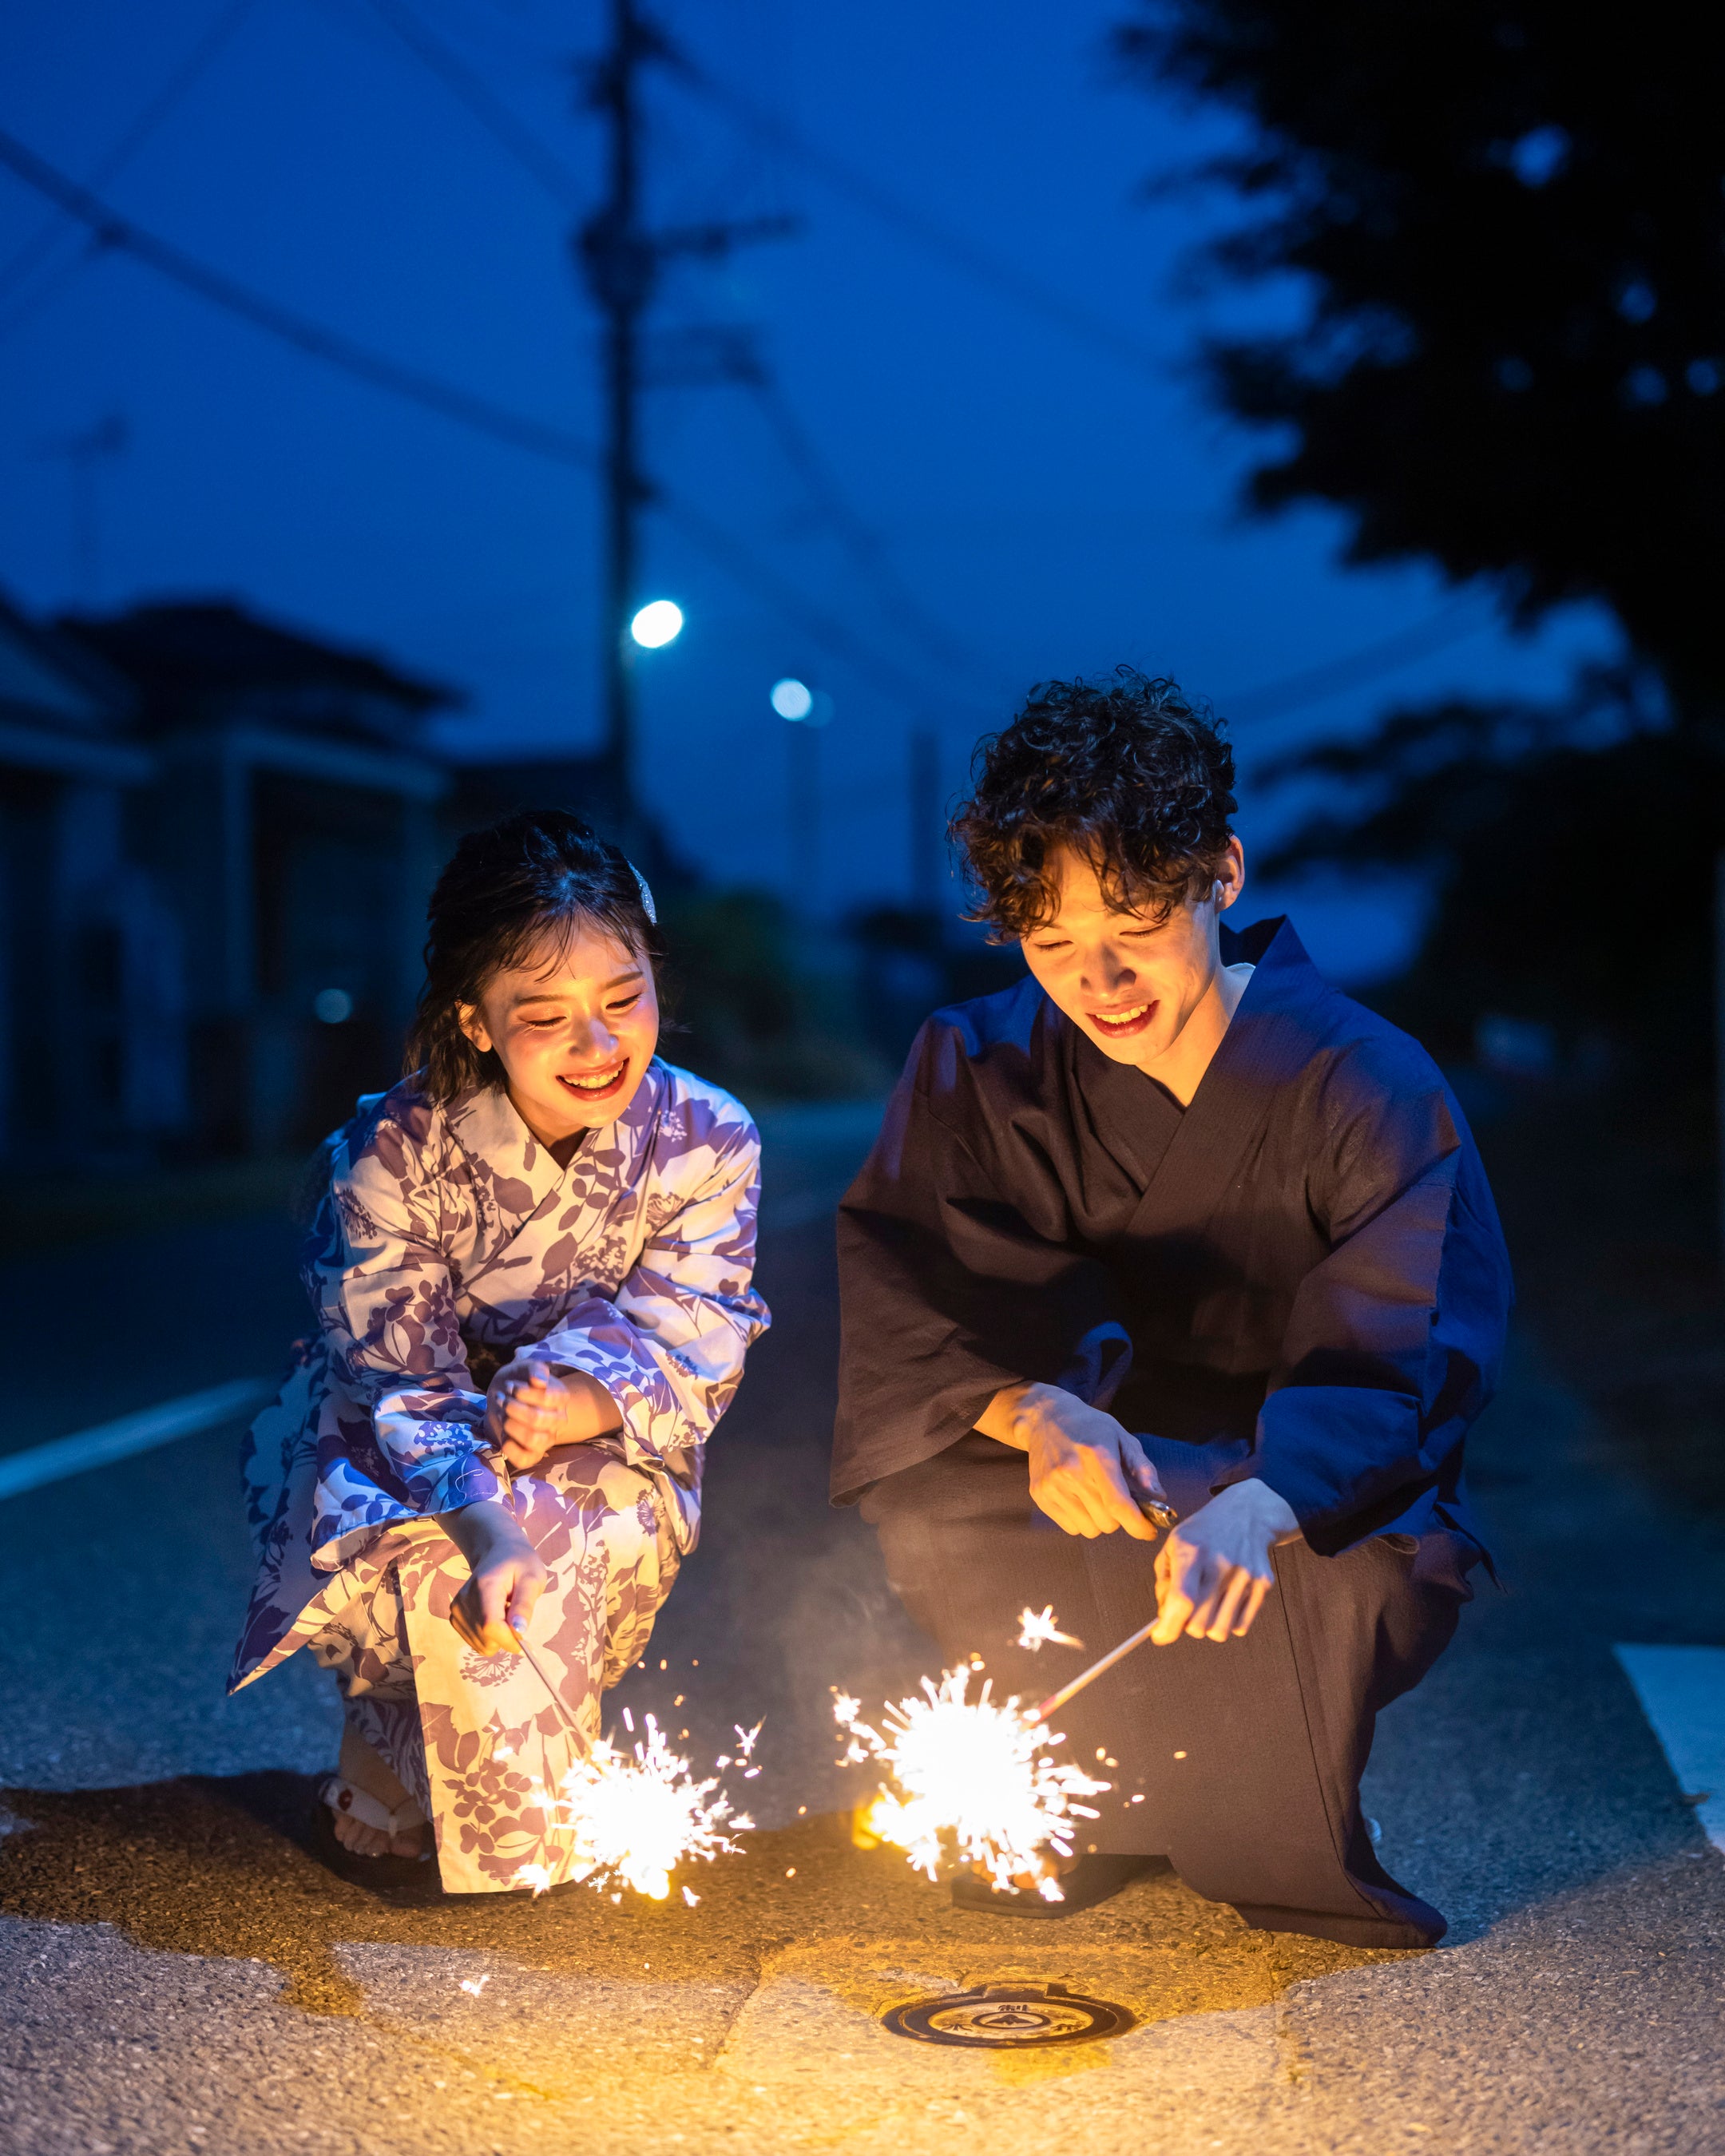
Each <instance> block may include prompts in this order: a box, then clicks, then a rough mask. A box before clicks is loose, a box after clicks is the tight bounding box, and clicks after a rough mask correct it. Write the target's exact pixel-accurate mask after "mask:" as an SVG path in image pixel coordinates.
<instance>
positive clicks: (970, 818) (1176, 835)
mask: <svg viewBox="0 0 1725 2156" xmlns="http://www.w3.org/2000/svg"><path fill="white" fill-rule="evenodd" d="M1234 809H1235V799H1234V752H1233V750H1232V749H1230V747H1229V746H1228V742H1227V739H1226V737H1225V736H1224V733H1223V731H1222V728H1221V726H1220V724H1219V721H1217V720H1216V719H1215V718H1214V717H1213V716H1211V715H1210V713H1209V711H1207V710H1205V709H1204V708H1203V707H1202V706H1198V705H1194V704H1193V703H1191V702H1189V701H1188V700H1187V698H1186V697H1185V696H1184V695H1183V693H1182V692H1181V690H1180V689H1179V687H1178V685H1177V684H1176V683H1174V682H1173V681H1169V680H1147V679H1146V678H1145V676H1144V675H1142V674H1140V673H1138V672H1137V671H1136V670H1134V669H1133V668H1132V667H1130V666H1122V667H1120V668H1118V669H1117V670H1116V672H1115V674H1114V675H1113V677H1112V679H1111V680H1102V681H1085V680H1072V681H1045V682H1043V683H1042V684H1040V686H1038V687H1037V688H1035V689H1033V690H1031V692H1030V696H1029V701H1028V702H1027V703H1026V704H1025V706H1024V709H1023V710H1022V711H1020V712H1019V714H1018V716H1017V717H1016V718H1014V720H1013V721H1012V723H1011V724H1010V725H1009V726H1006V727H1004V728H1003V729H1002V731H1000V732H999V733H998V734H991V735H989V736H988V737H986V738H985V739H983V741H981V742H978V744H977V749H976V753H975V755H974V756H973V757H972V759H971V794H970V798H969V799H968V801H965V802H963V803H961V804H960V806H959V808H958V810H957V814H955V815H954V816H953V818H952V822H951V824H949V825H948V826H947V836H948V838H950V839H952V842H953V844H955V845H956V846H957V848H958V850H959V851H960V853H961V854H962V855H963V861H964V866H965V870H966V873H967V875H968V881H969V884H970V891H971V907H970V911H969V913H968V916H967V917H968V919H970V920H972V921H987V922H988V926H989V927H990V929H991V930H992V932H993V940H994V941H995V942H1008V941H1009V940H1011V939H1013V938H1015V937H1021V936H1027V935H1029V933H1030V932H1031V931H1032V930H1033V929H1035V928H1039V927H1042V926H1043V925H1044V924H1045V922H1047V921H1050V919H1051V918H1052V917H1053V916H1054V913H1055V908H1056V906H1057V904H1058V896H1057V893H1056V891H1055V887H1054V885H1053V884H1052V882H1051V880H1050V875H1049V865H1050V855H1051V854H1052V853H1053V851H1054V850H1055V849H1056V848H1057V847H1060V846H1066V847H1070V848H1071V849H1073V850H1075V851H1076V852H1078V853H1080V854H1082V855H1084V857H1085V859H1086V860H1088V861H1089V862H1090V864H1091V867H1092V868H1094V870H1096V879H1097V881H1098V882H1099V883H1100V884H1101V888H1102V893H1103V896H1104V897H1105V898H1106V900H1107V901H1108V903H1109V904H1110V905H1111V906H1118V907H1120V908H1122V910H1126V909H1131V910H1132V911H1137V912H1145V913H1147V914H1149V915H1150V916H1152V917H1153V919H1157V920H1165V919H1166V918H1167V916H1168V914H1169V913H1170V912H1171V911H1173V908H1174V907H1175V906H1178V904H1179V903H1180V902H1181V901H1182V900H1183V899H1186V898H1199V897H1202V896H1203V895H1204V892H1205V891H1206V890H1207V889H1208V888H1209V884H1210V882H1211V880H1212V879H1213V878H1214V875H1215V874H1216V871H1217V869H1218V867H1219V865H1220V863H1221V860H1222V859H1223V857H1224V855H1225V854H1226V853H1227V850H1228V842H1229V840H1230V839H1231V838H1232V836H1233V835H1234V834H1233V828H1232V826H1231V825H1230V823H1229V821H1228V819H1229V818H1230V816H1231V815H1232V814H1233V813H1234Z"/></svg>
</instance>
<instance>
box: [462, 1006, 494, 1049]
mask: <svg viewBox="0 0 1725 2156" xmlns="http://www.w3.org/2000/svg"><path fill="white" fill-rule="evenodd" d="M455 1023H456V1024H457V1025H459V1027H460V1029H461V1030H462V1031H463V1033H465V1034H466V1035H467V1038H468V1039H470V1041H471V1042H472V1043H473V1045H474V1046H475V1048H476V1049H478V1050H479V1052H480V1055H490V1052H491V1047H492V1042H491V1036H490V1034H489V1033H487V1032H486V1030H485V1020H484V1019H482V1018H481V1017H480V1014H479V1005H478V1004H456V1006H455Z"/></svg>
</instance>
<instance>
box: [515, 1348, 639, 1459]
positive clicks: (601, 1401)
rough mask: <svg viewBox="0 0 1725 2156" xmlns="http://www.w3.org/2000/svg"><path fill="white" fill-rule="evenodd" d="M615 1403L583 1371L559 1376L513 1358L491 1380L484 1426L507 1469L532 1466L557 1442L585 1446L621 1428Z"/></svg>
mask: <svg viewBox="0 0 1725 2156" xmlns="http://www.w3.org/2000/svg"><path fill="white" fill-rule="evenodd" d="M622 1427H623V1417H622V1415H621V1414H619V1412H618V1408H617V1403H616V1401H615V1400H614V1399H612V1397H611V1395H610V1394H608V1392H607V1391H606V1390H605V1389H604V1387H603V1385H602V1384H601V1383H599V1381H598V1378H590V1377H589V1376H588V1373H586V1371H585V1370H569V1371H566V1372H564V1373H562V1374H561V1375H558V1374H557V1373H554V1372H552V1371H550V1370H548V1369H547V1368H546V1367H545V1365H544V1363H536V1362H533V1361H531V1360H529V1359H528V1358H526V1357H524V1356H517V1357H516V1360H515V1361H514V1362H512V1363H506V1364H505V1366H504V1367H503V1368H502V1369H501V1370H500V1371H499V1372H498V1373H497V1374H496V1376H495V1378H493V1379H492V1380H491V1388H490V1391H489V1392H488V1393H487V1394H486V1395H485V1428H486V1430H488V1431H489V1432H490V1437H491V1441H492V1444H493V1445H495V1447H496V1450H498V1451H499V1452H500V1453H501V1455H502V1456H503V1458H504V1459H505V1460H507V1461H508V1463H509V1465H510V1466H511V1467H514V1468H517V1469H520V1470H521V1471H526V1470H527V1469H529V1468H533V1467H536V1466H538V1465H539V1463H540V1461H541V1460H543V1459H544V1457H545V1455H546V1454H547V1452H554V1451H555V1450H557V1446H558V1445H586V1444H587V1443H588V1442H589V1441H590V1440H592V1439H593V1438H596V1437H608V1436H609V1435H611V1433H612V1432H613V1431H614V1430H621V1429H622Z"/></svg>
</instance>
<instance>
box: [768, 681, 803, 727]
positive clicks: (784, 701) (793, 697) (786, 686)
mask: <svg viewBox="0 0 1725 2156" xmlns="http://www.w3.org/2000/svg"><path fill="white" fill-rule="evenodd" d="M768 701H769V702H770V703H771V704H772V706H773V710H774V711H777V712H778V716H780V718H782V719H806V718H807V717H808V716H809V713H810V712H811V711H813V710H814V690H813V689H811V688H810V687H809V685H808V683H807V682H806V681H798V680H793V679H792V678H790V677H787V678H786V679H785V680H783V681H775V682H774V683H773V689H772V693H771V695H770V696H769V698H768Z"/></svg>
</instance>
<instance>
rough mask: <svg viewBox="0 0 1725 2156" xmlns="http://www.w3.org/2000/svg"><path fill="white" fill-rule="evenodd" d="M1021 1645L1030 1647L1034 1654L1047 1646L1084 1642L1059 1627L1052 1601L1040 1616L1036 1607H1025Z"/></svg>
mask: <svg viewBox="0 0 1725 2156" xmlns="http://www.w3.org/2000/svg"><path fill="white" fill-rule="evenodd" d="M1019 1645H1020V1646H1021V1647H1028V1648H1029V1650H1030V1652H1031V1653H1032V1654H1033V1655H1040V1653H1041V1651H1042V1650H1043V1649H1044V1647H1045V1646H1048V1647H1081V1646H1082V1645H1084V1642H1083V1640H1075V1639H1074V1638H1073V1636H1072V1635H1071V1634H1070V1632H1062V1631H1060V1630H1058V1629H1057V1627H1056V1625H1055V1614H1054V1604H1053V1603H1051V1602H1050V1604H1049V1605H1048V1607H1047V1609H1045V1610H1044V1611H1043V1613H1042V1614H1041V1615H1040V1617H1039V1616H1038V1615H1037V1614H1036V1612H1035V1611H1034V1609H1025V1611H1024V1614H1023V1615H1022V1616H1021V1617H1020V1618H1019Z"/></svg>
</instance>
